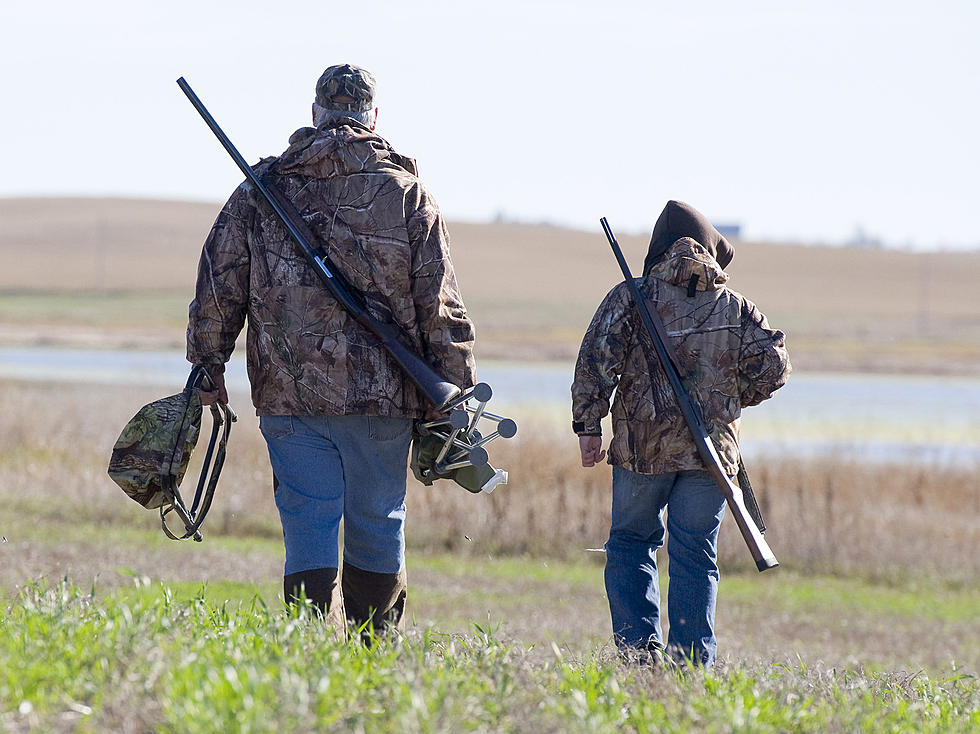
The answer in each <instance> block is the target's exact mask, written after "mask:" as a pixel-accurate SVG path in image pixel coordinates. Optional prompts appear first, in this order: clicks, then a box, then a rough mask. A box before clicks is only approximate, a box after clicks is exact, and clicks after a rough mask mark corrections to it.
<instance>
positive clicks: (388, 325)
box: [177, 77, 462, 410]
mask: <svg viewBox="0 0 980 734" xmlns="http://www.w3.org/2000/svg"><path fill="white" fill-rule="evenodd" d="M177 86H178V87H180V89H181V91H182V92H183V93H184V94H185V95H187V99H189V100H190V103H191V104H192V105H194V109H196V110H197V111H198V114H200V115H201V117H203V118H204V121H205V122H206V123H207V125H208V127H209V128H211V132H213V133H214V135H215V137H216V138H218V141H219V142H220V143H221V145H222V146H224V149H225V150H226V151H228V155H230V156H231V157H232V160H234V161H235V164H236V165H237V166H238V167H239V168H240V169H241V171H242V173H244V174H245V178H247V179H248V181H249V183H251V184H252V186H254V187H255V190H256V191H258V192H259V193H260V194H262V197H263V198H264V199H265V200H266V201H267V202H268V204H269V206H271V207H272V210H273V211H274V212H275V213H276V215H277V216H278V217H279V219H280V220H281V221H282V224H283V226H284V227H285V228H286V231H287V232H289V235H290V237H292V238H293V240H294V241H295V242H296V245H297V246H298V247H299V248H300V250H301V251H302V253H303V255H304V257H306V260H307V262H308V263H309V264H310V267H311V268H313V272H315V273H316V275H317V277H318V278H319V279H320V280H321V281H322V282H323V284H324V285H325V286H326V288H327V290H328V291H329V292H330V295H332V296H333V297H334V298H336V299H337V301H338V302H339V303H340V305H341V306H343V307H344V308H345V309H346V310H347V311H348V312H349V313H350V314H351V316H353V317H354V319H355V320H356V321H357V323H359V324H360V325H361V326H363V327H364V328H365V329H367V330H368V331H369V332H371V333H372V334H374V335H375V336H376V337H377V338H378V340H379V341H380V342H381V345H382V346H383V347H384V348H385V349H387V350H388V353H389V354H391V356H392V357H393V358H394V359H395V361H396V362H397V363H398V364H399V366H400V367H401V368H402V369H403V370H404V371H405V374H406V375H408V377H409V379H410V380H411V381H412V382H414V383H415V385H416V386H417V387H418V388H419V390H420V391H421V392H422V394H423V395H424V396H425V398H426V400H428V401H429V402H430V403H431V404H432V405H433V406H434V407H435V408H436V409H437V410H446V409H447V408H449V407H451V404H452V403H453V402H454V401H455V400H456V399H457V398H459V397H461V396H462V391H461V390H460V389H459V387H457V386H456V385H453V384H452V383H451V382H447V381H446V380H444V379H443V378H442V377H440V376H439V375H438V374H436V372H435V370H433V369H432V367H430V366H429V365H428V364H426V362H425V360H423V359H422V358H421V357H419V356H418V355H417V354H415V353H414V352H413V351H412V350H411V349H409V348H407V347H406V346H405V345H404V344H402V343H401V341H399V336H400V334H401V329H399V328H398V326H397V325H396V324H394V323H392V322H384V321H379V320H378V319H376V318H374V316H372V315H371V314H370V312H368V310H367V308H366V307H365V305H364V303H363V301H362V299H361V298H360V294H358V293H356V292H355V291H353V289H351V288H350V286H348V285H347V284H346V283H344V282H343V279H342V278H341V277H340V276H339V274H338V273H335V272H334V271H335V270H336V268H335V267H334V265H333V263H331V262H330V260H329V259H328V258H327V256H326V255H318V254H317V252H316V251H315V250H314V249H313V246H312V245H311V244H310V243H311V242H316V236H315V235H314V234H313V233H312V232H311V231H310V229H309V227H308V226H307V225H306V222H304V221H303V217H302V216H300V214H299V212H297V211H296V207H294V206H293V204H292V202H291V201H289V200H288V199H287V198H286V197H285V196H283V195H282V194H280V193H279V192H278V191H277V190H276V189H275V188H273V187H272V186H269V185H267V184H266V183H265V182H264V181H262V179H261V178H260V177H259V176H258V175H257V174H256V173H255V171H253V170H252V167H251V166H249V165H248V163H246V162H245V159H244V158H242V154H241V153H239V152H238V149H237V148H235V146H234V145H233V144H232V142H231V140H229V138H228V136H227V135H225V133H224V131H223V130H222V129H221V128H220V127H219V126H218V123H217V122H215V120H214V118H213V117H212V116H211V113H210V112H208V110H207V108H206V107H205V106H204V103H203V102H201V100H200V99H199V98H198V96H197V95H196V94H195V93H194V90H193V89H191V86H190V84H188V83H187V82H186V81H184V77H180V78H179V79H178V80H177Z"/></svg>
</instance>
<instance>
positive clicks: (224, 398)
mask: <svg viewBox="0 0 980 734" xmlns="http://www.w3.org/2000/svg"><path fill="white" fill-rule="evenodd" d="M211 382H212V383H214V390H211V391H207V390H201V391H200V393H201V405H211V404H212V403H221V404H222V405H228V391H227V390H226V389H225V376H224V374H223V373H218V374H216V375H212V377H211Z"/></svg>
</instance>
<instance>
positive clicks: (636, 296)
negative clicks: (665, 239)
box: [599, 217, 779, 571]
mask: <svg viewBox="0 0 980 734" xmlns="http://www.w3.org/2000/svg"><path fill="white" fill-rule="evenodd" d="M599 221H600V223H601V224H602V231H603V232H605V233H606V239H608V240H609V246H610V247H611V248H612V251H613V254H615V255H616V261H617V262H618V263H619V268H620V270H622V271H623V277H624V278H626V286H627V288H629V292H630V296H631V297H632V298H633V303H634V304H635V305H636V310H637V311H638V312H639V314H640V320H641V321H642V322H643V326H644V327H645V328H646V331H647V333H648V334H649V335H650V340H651V341H652V342H653V346H654V349H655V350H656V352H657V359H658V360H659V361H660V366H661V367H662V368H663V371H664V373H665V374H666V375H667V379H668V381H669V382H670V386H671V389H672V390H673V391H674V395H675V397H676V398H677V404H678V406H679V407H680V409H681V414H682V415H683V416H684V422H685V423H686V424H687V427H688V429H689V430H690V431H691V437H692V438H693V439H694V445H695V446H696V447H697V451H698V455H699V456H700V457H701V461H702V462H704V466H705V468H706V469H707V470H708V473H709V474H711V476H712V478H713V479H714V480H715V483H716V484H717V485H718V489H719V490H721V493H722V495H723V496H724V498H725V500H726V501H727V502H728V506H729V508H731V512H732V515H733V516H734V518H735V524H736V525H738V529H739V531H740V532H741V533H742V537H743V538H744V539H745V544H746V545H748V547H749V552H751V554H752V558H753V560H755V565H756V568H758V569H759V570H760V571H766V570H768V569H770V568H775V567H776V566H778V565H779V562H778V561H777V560H776V556H775V555H774V554H773V552H772V550H771V549H770V548H769V544H768V543H766V539H765V538H764V537H763V536H762V532H761V531H760V530H759V528H758V526H757V525H756V524H755V521H754V520H753V519H752V517H751V515H750V514H749V511H748V509H747V508H746V506H745V498H744V496H743V494H742V490H741V488H739V486H738V485H737V484H735V483H734V482H733V481H732V480H731V478H730V477H729V476H728V475H727V474H726V473H725V470H724V469H722V466H721V461H720V460H719V458H718V452H717V450H716V449H715V445H714V444H713V443H712V442H711V436H710V435H709V434H708V430H707V428H706V427H705V425H704V421H702V420H701V412H700V410H699V409H698V407H697V406H696V405H695V403H694V400H693V399H692V398H691V396H690V395H688V393H687V390H685V389H684V384H683V383H682V382H681V377H680V372H679V370H678V363H677V359H676V357H674V356H673V347H672V346H671V344H670V341H669V338H668V336H667V331H666V329H664V325H663V322H662V321H661V320H660V314H658V313H657V312H656V311H650V309H648V308H647V305H646V301H645V300H644V299H643V296H642V295H641V294H640V289H639V288H638V287H637V285H636V281H635V280H634V279H633V274H632V273H631V272H630V269H629V265H627V264H626V258H625V257H623V251H622V249H620V247H619V243H618V242H617V241H616V237H615V236H614V235H613V233H612V229H611V228H610V227H609V222H607V221H606V218H605V217H603V218H602V219H600V220H599ZM650 367H651V370H652V369H653V368H654V367H655V365H652V364H651V365H650Z"/></svg>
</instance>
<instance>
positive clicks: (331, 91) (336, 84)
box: [316, 64, 377, 112]
mask: <svg viewBox="0 0 980 734" xmlns="http://www.w3.org/2000/svg"><path fill="white" fill-rule="evenodd" d="M376 88H377V84H376V83H375V81H374V77H373V76H371V73H370V72H369V71H367V70H366V69H362V68H360V67H359V66H353V65H351V64H337V65H335V66H330V67H327V69H326V71H324V72H323V74H321V75H320V79H319V81H317V83H316V103H317V104H318V105H320V107H323V108H324V109H328V110H345V111H347V112H362V111H364V110H370V109H371V108H373V107H374V94H375V90H376ZM344 97H346V98H349V99H339V98H344ZM350 100H353V101H350Z"/></svg>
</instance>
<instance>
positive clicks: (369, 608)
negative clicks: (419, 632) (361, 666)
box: [341, 562, 408, 642]
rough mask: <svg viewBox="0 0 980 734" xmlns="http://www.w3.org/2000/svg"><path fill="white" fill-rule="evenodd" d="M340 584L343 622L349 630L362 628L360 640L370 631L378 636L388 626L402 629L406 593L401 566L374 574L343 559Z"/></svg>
mask: <svg viewBox="0 0 980 734" xmlns="http://www.w3.org/2000/svg"><path fill="white" fill-rule="evenodd" d="M341 585H342V587H343V590H344V608H345V609H346V611H347V622H348V624H349V625H350V628H351V629H352V630H357V629H361V628H362V627H363V628H364V629H363V630H362V631H361V641H362V642H368V641H370V639H371V635H372V633H373V634H374V635H375V636H379V635H383V634H384V633H385V632H387V631H388V630H391V629H396V630H398V631H399V632H403V631H404V630H405V598H406V596H407V595H408V581H407V576H406V575H405V569H402V570H401V571H399V572H398V573H376V572H374V571H365V570H363V569H360V568H357V567H356V566H352V565H350V564H349V563H347V562H345V563H344V573H343V574H342V576H341Z"/></svg>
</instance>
